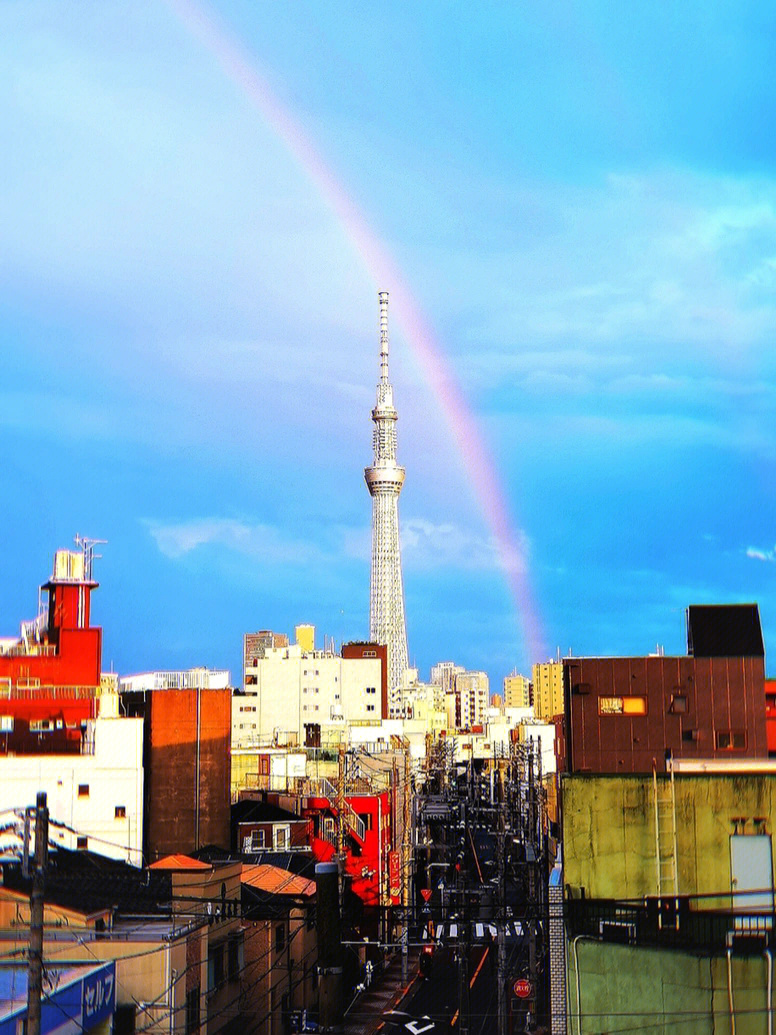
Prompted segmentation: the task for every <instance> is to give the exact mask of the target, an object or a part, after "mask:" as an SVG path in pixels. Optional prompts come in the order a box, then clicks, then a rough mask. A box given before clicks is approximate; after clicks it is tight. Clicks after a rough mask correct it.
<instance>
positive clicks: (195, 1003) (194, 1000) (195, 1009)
mask: <svg viewBox="0 0 776 1035" xmlns="http://www.w3.org/2000/svg"><path fill="white" fill-rule="evenodd" d="M198 1031H199V985H197V987H196V988H192V990H191V991H190V992H187V993H186V1035H196V1032H198Z"/></svg>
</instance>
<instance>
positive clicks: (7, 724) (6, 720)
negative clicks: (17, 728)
mask: <svg viewBox="0 0 776 1035" xmlns="http://www.w3.org/2000/svg"><path fill="white" fill-rule="evenodd" d="M0 733H13V715H0Z"/></svg>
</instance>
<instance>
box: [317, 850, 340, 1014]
mask: <svg viewBox="0 0 776 1035" xmlns="http://www.w3.org/2000/svg"><path fill="white" fill-rule="evenodd" d="M338 878H339V867H338V866H337V865H335V863H331V862H328V863H316V866H315V888H316V892H315V895H316V925H315V930H316V936H317V941H318V974H319V976H320V988H319V1011H320V1020H321V1030H322V1031H337V1030H338V1029H339V1028H340V1027H341V1025H342V1008H343V996H342V955H343V952H342V919H341V914H340V907H339V891H338Z"/></svg>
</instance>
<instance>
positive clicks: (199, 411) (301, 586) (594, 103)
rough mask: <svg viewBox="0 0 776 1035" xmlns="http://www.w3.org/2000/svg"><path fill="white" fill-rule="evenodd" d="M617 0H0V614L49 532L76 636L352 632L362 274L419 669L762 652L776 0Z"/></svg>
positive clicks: (360, 582)
mask: <svg viewBox="0 0 776 1035" xmlns="http://www.w3.org/2000/svg"><path fill="white" fill-rule="evenodd" d="M618 11H619V9H618V8H615V7H614V5H611V4H606V3H597V4H593V5H591V6H589V7H587V8H585V9H584V10H580V9H577V8H575V7H573V5H566V4H557V5H552V6H550V7H546V8H543V9H542V10H541V11H535V12H525V11H517V10H512V9H506V8H502V7H501V6H499V5H492V6H489V5H484V6H481V7H478V8H477V9H476V10H475V9H471V10H469V9H467V10H460V11H459V12H458V13H457V16H456V17H455V18H451V17H449V12H448V13H446V12H445V11H443V10H442V8H441V7H437V6H435V5H433V4H429V5H421V6H420V7H417V8H414V7H413V8H410V7H407V6H406V5H402V4H399V3H385V4H381V5H380V6H379V8H378V9H376V10H373V11H368V12H367V11H363V10H359V9H356V8H354V7H352V6H351V5H348V4H345V3H338V2H335V3H332V4H327V5H321V4H319V3H313V2H310V3H300V4H298V5H294V6H293V7H291V6H289V5H287V4H281V3H267V4H265V5H262V7H261V17H259V15H258V13H257V9H256V7H255V6H254V5H250V4H246V3H241V2H234V3H231V2H230V3H227V2H223V3H214V4H210V5H208V4H202V3H189V2H185V0H170V2H169V3H161V4H158V3H140V4H137V5H132V7H131V8H126V7H123V6H118V5H115V6H114V5H109V4H92V5H87V6H85V7H84V8H83V9H82V10H81V11H80V12H79V19H78V22H77V24H76V23H75V22H71V20H70V19H69V18H68V13H67V11H66V10H64V9H63V8H61V6H60V5H57V4H55V3H41V2H37V0H33V2H31V3H28V4H24V5H6V6H5V7H4V8H3V9H2V10H0V29H2V32H0V37H1V39H0V48H2V54H3V62H2V68H3V71H2V73H0V75H2V81H3V85H4V86H5V90H4V94H3V95H4V101H3V103H2V106H1V107H0V120H1V122H0V124H1V125H2V128H3V134H4V139H5V140H7V141H8V142H9V146H7V147H6V148H5V149H4V154H3V156H2V158H0V162H2V168H3V173H4V182H5V184H6V189H5V191H4V193H3V197H2V198H1V199H0V212H1V213H2V220H3V226H4V243H3V266H2V269H3V277H2V281H1V282H0V305H2V327H3V332H2V347H3V356H4V363H3V367H4V376H3V379H2V400H3V405H2V409H1V410H0V412H1V413H2V421H3V432H4V433H3V441H4V446H5V449H4V463H3V466H2V478H3V482H2V484H3V488H4V499H5V501H6V508H5V513H6V526H5V527H6V536H7V539H8V542H7V544H6V551H5V557H4V563H3V567H2V575H3V577H2V579H1V580H0V583H2V589H1V590H0V634H2V635H13V634H14V633H15V632H16V631H17V627H18V622H19V621H20V620H22V619H25V618H30V617H32V616H33V615H34V613H35V608H36V587H37V586H38V584H39V583H40V582H42V581H44V580H45V578H46V576H47V575H48V573H49V567H50V560H51V556H52V554H53V552H54V550H55V549H57V548H59V547H67V546H69V545H70V544H71V542H72V537H73V535H74V534H75V533H76V532H80V533H82V534H87V535H92V536H95V537H99V538H103V539H107V540H108V545H107V546H106V547H105V548H104V549H103V550H102V553H103V557H102V559H101V560H99V561H98V562H97V564H96V566H95V575H96V578H97V579H98V581H100V582H101V584H102V588H101V589H100V590H99V592H98V593H96V594H95V597H94V620H95V622H96V623H98V624H100V625H102V626H103V627H104V629H105V656H104V660H105V665H106V668H110V666H111V662H113V663H114V666H115V667H116V668H117V669H118V670H120V671H122V672H127V671H142V670H155V669H159V668H176V669H177V668H187V667H190V666H192V665H196V664H206V665H209V666H210V667H212V668H221V667H225V668H229V669H231V670H232V672H233V675H235V677H237V674H238V673H239V672H240V662H239V659H240V645H241V639H242V635H243V633H245V632H247V631H250V630H253V629H259V628H271V629H277V630H282V631H285V632H290V631H291V630H292V629H293V626H294V625H295V624H297V623H299V622H304V621H310V622H312V623H313V624H315V625H316V626H317V628H318V630H319V635H321V636H322V635H323V634H326V635H329V636H333V637H335V638H336V639H337V641H338V642H339V641H341V640H350V639H361V638H365V637H366V636H367V635H368V623H367V620H366V615H367V614H368V602H369V509H368V504H367V502H366V501H365V499H364V492H363V483H362V482H361V477H362V474H361V472H362V470H363V467H364V465H365V464H366V463H368V454H367V450H366V449H365V448H364V435H363V415H364V413H365V412H366V410H367V408H369V407H371V404H372V391H373V388H372V386H373V380H374V378H373V372H372V365H373V363H372V361H373V338H374V336H373V328H374V316H373V308H374V292H375V291H377V290H382V289H384V290H388V291H390V292H391V304H392V307H394V308H393V309H392V311H393V312H395V313H396V314H397V317H399V318H398V319H397V320H396V323H395V325H394V324H392V328H393V337H394V340H395V341H397V344H398V346H399V347H398V348H397V350H396V352H395V363H394V364H393V366H392V375H393V381H394V384H395V386H396V391H397V393H399V395H400V398H401V400H402V407H401V408H402V460H403V463H404V464H405V465H406V466H407V467H409V468H411V472H412V477H411V478H410V479H409V480H408V483H407V487H406V489H405V490H404V491H403V494H402V547H403V562H404V582H405V596H406V613H407V624H408V637H409V642H410V645H411V648H412V652H411V654H410V658H409V660H410V663H411V664H413V663H415V664H417V666H418V667H419V668H420V669H421V672H422V673H427V672H428V669H429V667H430V665H431V664H433V663H435V662H437V661H441V660H443V659H448V658H449V659H452V660H455V661H456V662H459V663H461V664H463V665H465V666H466V667H467V668H469V669H473V670H479V669H482V670H485V671H487V672H488V673H489V675H490V678H491V687H492V689H493V690H498V689H499V688H500V683H501V679H502V678H503V676H505V675H507V674H508V673H509V672H511V671H512V670H513V669H514V668H517V669H518V670H520V671H521V672H523V673H524V674H528V673H529V671H530V664H531V663H532V662H534V661H540V660H545V658H546V656H548V655H551V654H553V655H554V653H555V649H556V647H559V648H560V650H561V652H562V653H563V654H565V653H567V651H568V650H569V649H573V650H574V651H576V652H578V653H582V654H595V653H601V654H609V653H619V654H628V653H636V654H640V653H643V652H645V651H648V650H651V649H654V647H655V645H656V643H660V644H662V645H663V646H664V647H665V649H666V652H668V653H681V652H682V651H683V650H684V608H685V607H686V606H687V605H689V604H691V603H704V602H720V603H723V602H734V601H753V600H757V601H758V602H759V603H760V607H761V614H762V620H763V629H764V634H765V640H766V647H767V644H768V641H769V639H770V635H771V634H772V633H773V632H776V600H775V599H774V590H773V573H774V563H776V561H775V560H774V558H775V557H776V548H775V547H774V542H775V541H776V532H774V528H773V509H774V508H773V502H774V500H773V494H774V488H773V486H774V484H776V481H775V480H774V477H773V466H774V456H776V440H775V435H776V432H775V431H774V429H775V428H776V422H775V421H774V408H775V407H774V402H775V401H776V400H775V398H774V374H775V371H774V362H775V357H774V350H773V349H772V346H771V340H772V337H773V334H774V330H776V306H775V305H774V292H773V287H774V270H775V269H776V259H774V256H776V215H774V213H775V212H776V163H775V162H774V150H773V148H774V145H773V144H772V142H771V139H770V134H768V133H767V126H768V125H769V124H770V121H771V118H772V109H773V105H774V101H773V98H772V90H771V85H770V80H771V74H770V69H771V68H772V65H773V60H774V57H776V55H774V45H773V41H772V37H771V33H770V30H769V24H770V23H769V18H770V15H769V13H768V11H767V9H766V8H765V6H764V5H759V4H756V3H755V4H750V5H746V6H745V7H744V8H741V6H740V5H733V4H732V3H722V4H719V5H715V6H714V9H713V10H711V9H707V8H704V7H702V6H701V5H693V4H689V5H686V7H683V8H682V10H671V11H668V10H665V11H652V12H647V11H633V12H631V13H630V15H629V18H628V21H627V23H626V22H625V21H624V20H623V19H622V17H621V15H620V14H618ZM397 70H398V71H397ZM386 270H388V271H389V272H391V273H393V274H395V280H394V279H391V278H388V279H381V280H380V282H379V283H378V282H376V275H377V274H378V273H383V272H384V271H386ZM530 644H533V645H539V646H540V648H541V649H540V650H537V648H536V646H533V647H531V646H529V645H530ZM537 653H538V654H539V655H540V656H537Z"/></svg>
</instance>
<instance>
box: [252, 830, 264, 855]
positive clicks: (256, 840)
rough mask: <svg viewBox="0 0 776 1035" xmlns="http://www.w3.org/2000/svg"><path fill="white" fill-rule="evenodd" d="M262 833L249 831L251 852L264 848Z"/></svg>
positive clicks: (260, 831)
mask: <svg viewBox="0 0 776 1035" xmlns="http://www.w3.org/2000/svg"><path fill="white" fill-rule="evenodd" d="M264 837H265V834H264V831H263V830H252V831H251V851H252V852H258V850H259V849H260V848H263V847H264Z"/></svg>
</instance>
